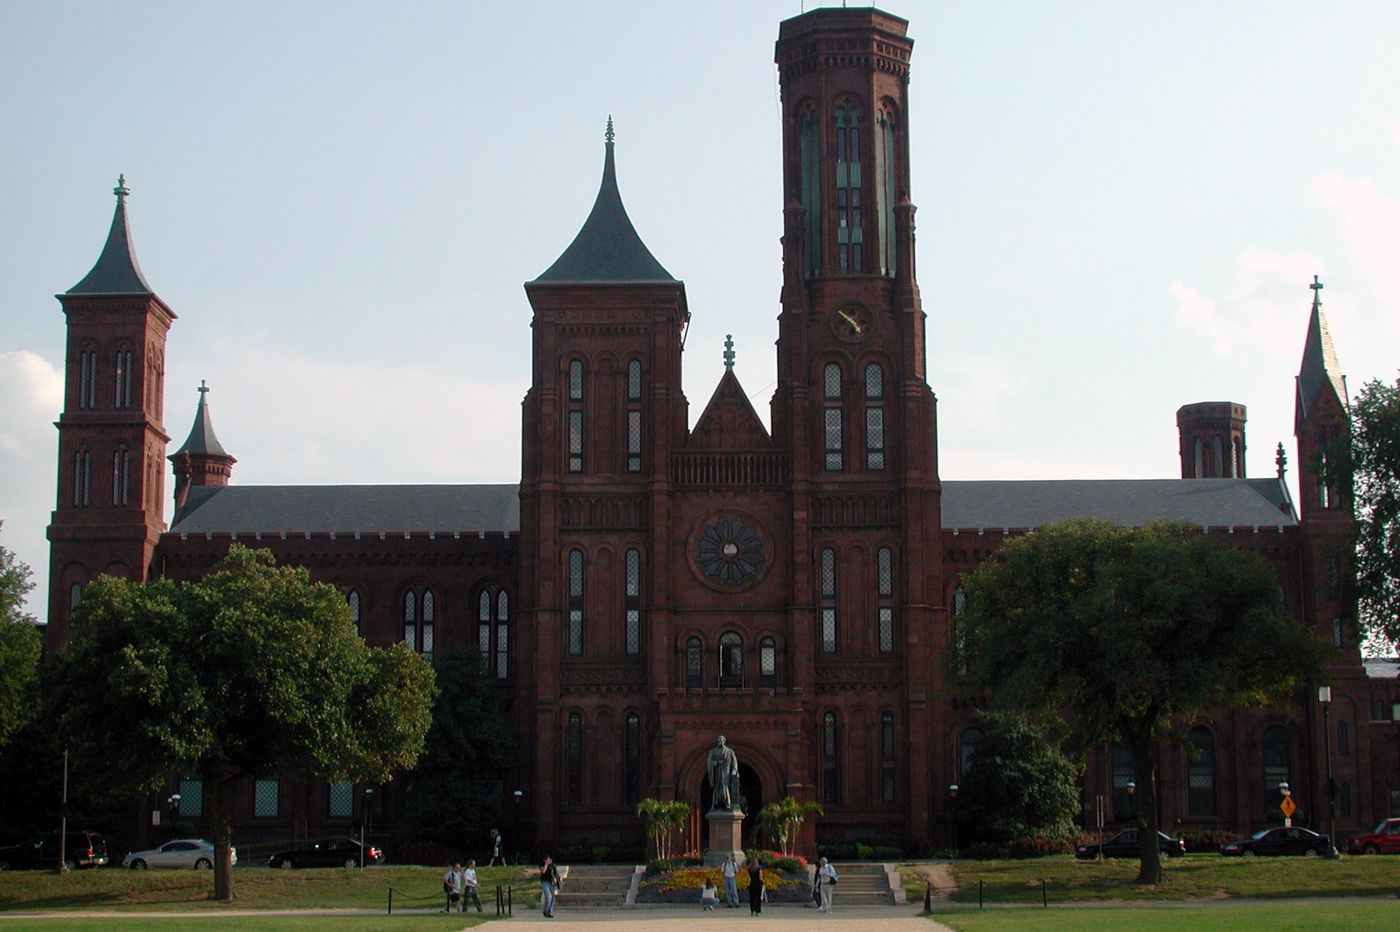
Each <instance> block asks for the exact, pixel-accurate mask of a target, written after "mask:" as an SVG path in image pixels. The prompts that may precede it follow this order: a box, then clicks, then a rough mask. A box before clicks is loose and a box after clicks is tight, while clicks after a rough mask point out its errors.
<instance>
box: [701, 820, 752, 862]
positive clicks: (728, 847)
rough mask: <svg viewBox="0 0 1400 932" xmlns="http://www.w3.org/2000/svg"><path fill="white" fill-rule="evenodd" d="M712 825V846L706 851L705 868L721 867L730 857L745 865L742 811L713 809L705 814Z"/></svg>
mask: <svg viewBox="0 0 1400 932" xmlns="http://www.w3.org/2000/svg"><path fill="white" fill-rule="evenodd" d="M705 819H706V820H707V821H708V822H709V823H710V844H709V847H708V848H707V849H706V850H705V866H706V867H719V866H720V865H721V864H723V863H724V859H725V858H727V857H729V855H731V854H732V855H734V859H735V861H737V862H738V863H739V866H740V867H742V866H743V865H744V813H743V812H742V811H741V810H738V809H735V810H732V811H731V810H729V809H711V810H710V811H709V812H707V813H705Z"/></svg>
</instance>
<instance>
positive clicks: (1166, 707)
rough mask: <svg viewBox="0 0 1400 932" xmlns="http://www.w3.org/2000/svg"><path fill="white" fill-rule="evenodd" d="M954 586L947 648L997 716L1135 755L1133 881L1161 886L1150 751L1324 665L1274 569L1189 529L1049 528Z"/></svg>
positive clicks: (1277, 694)
mask: <svg viewBox="0 0 1400 932" xmlns="http://www.w3.org/2000/svg"><path fill="white" fill-rule="evenodd" d="M963 586H964V590H965V593H966V596H967V602H966V608H965V610H964V612H963V613H962V614H960V615H959V616H958V619H957V624H958V625H959V626H960V627H959V632H958V637H957V638H955V642H959V641H960V642H961V643H962V645H963V649H964V650H965V651H966V657H965V658H963V659H962V661H961V662H962V663H965V664H966V666H967V670H968V676H969V683H970V685H973V686H974V687H975V688H977V689H980V690H984V691H985V692H986V693H987V694H988V695H989V697H990V700H991V703H992V707H993V708H994V709H998V708H1005V709H1017V710H1020V711H1023V712H1028V713H1033V714H1038V715H1040V716H1044V717H1047V718H1050V717H1054V716H1057V715H1060V714H1061V713H1064V716H1065V717H1064V723H1063V728H1064V729H1065V732H1066V735H1067V736H1068V737H1071V738H1074V739H1077V741H1078V742H1080V743H1082V744H1083V745H1099V744H1108V743H1111V742H1122V743H1123V744H1124V745H1125V746H1127V747H1128V748H1129V750H1130V751H1131V752H1132V757H1133V769H1134V774H1135V780H1136V783H1137V786H1138V798H1139V803H1140V804H1139V805H1138V807H1137V823H1138V828H1139V836H1140V838H1141V839H1142V849H1141V857H1142V862H1141V867H1140V869H1139V872H1138V882H1139V883H1148V884H1155V883H1157V882H1159V881H1160V880H1161V876H1162V867H1161V858H1160V853H1159V851H1158V848H1157V844H1156V834H1157V830H1158V825H1157V799H1158V792H1159V788H1158V787H1157V785H1156V774H1157V773H1158V768H1157V766H1156V763H1157V761H1156V754H1157V748H1158V746H1159V743H1160V742H1162V741H1163V740H1164V739H1169V738H1171V737H1172V736H1173V735H1174V734H1175V732H1176V731H1177V730H1178V729H1179V727H1180V725H1181V724H1182V723H1183V722H1186V721H1189V720H1190V719H1192V718H1194V717H1196V716H1199V715H1202V714H1205V713H1207V712H1208V711H1210V710H1211V709H1214V708H1218V707H1221V706H1238V705H1247V704H1265V703H1270V702H1279V701H1283V700H1286V699H1287V697H1288V696H1289V695H1290V693H1291V691H1292V689H1293V688H1294V687H1295V686H1296V685H1298V684H1299V683H1305V682H1310V681H1313V680H1315V678H1316V677H1317V675H1318V671H1319V670H1320V667H1321V656H1322V654H1321V647H1320V644H1319V642H1318V640H1317V639H1316V638H1315V637H1314V636H1313V635H1312V634H1311V633H1309V632H1307V631H1305V630H1304V629H1303V627H1302V626H1301V625H1300V624H1299V622H1298V620H1297V619H1296V618H1292V617H1290V616H1288V615H1287V614H1285V613H1284V611H1283V606H1282V600H1281V599H1280V597H1279V587H1278V579H1277V578H1276V576H1275V575H1274V573H1273V572H1272V571H1271V570H1270V568H1269V567H1268V566H1267V565H1266V564H1265V563H1264V562H1263V561H1262V560H1261V559H1260V558H1259V557H1257V556H1255V555H1254V554H1251V553H1249V552H1247V551H1244V550H1241V549H1239V548H1236V547H1231V546H1228V545H1225V544H1222V543H1220V542H1218V541H1215V540H1213V539H1212V538H1211V537H1210V536H1209V535H1207V534H1203V533H1202V532H1201V529H1200V528H1199V527H1193V526H1188V525H1175V524H1165V523H1164V524H1155V525H1152V526H1149V527H1144V528H1124V527H1118V526H1116V525H1110V524H1105V523H1103V522H1100V521H1093V520H1088V519H1082V520H1075V521H1068V522H1064V523H1060V524H1050V525H1046V526H1045V527H1043V528H1041V529H1040V530H1038V531H1036V532H1035V533H1034V534H1030V535H1027V536H1025V537H1020V538H1016V539H1013V540H1011V541H1009V542H1008V543H1007V544H1006V545H1005V546H1004V547H1003V548H1002V549H1001V550H1000V551H999V552H998V554H997V555H996V557H995V558H993V559H991V560H989V561H987V562H986V563H984V564H982V565H981V566H980V567H978V569H977V570H976V571H975V572H974V573H972V574H971V575H970V576H968V577H966V579H965V581H964V583H963Z"/></svg>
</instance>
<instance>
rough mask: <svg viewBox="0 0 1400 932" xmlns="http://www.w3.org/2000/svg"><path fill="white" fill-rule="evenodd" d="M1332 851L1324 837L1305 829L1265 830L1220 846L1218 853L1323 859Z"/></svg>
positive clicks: (1329, 843)
mask: <svg viewBox="0 0 1400 932" xmlns="http://www.w3.org/2000/svg"><path fill="white" fill-rule="evenodd" d="M1331 850H1332V844H1331V842H1329V841H1328V840H1327V836H1326V835H1319V834H1318V833H1317V832H1314V831H1312V830H1311V829H1306V828H1265V829H1260V830H1259V831H1257V832H1255V833H1254V834H1253V835H1251V836H1249V837H1248V838H1240V839H1237V840H1235V841H1231V842H1227V843H1225V844H1223V845H1221V846H1220V853H1221V854H1223V855H1226V856H1227V857H1228V856H1230V855H1239V856H1242V857H1246V858H1252V857H1254V856H1255V855H1256V854H1257V855H1260V856H1261V857H1264V856H1269V855H1279V854H1301V855H1303V856H1304V857H1309V858H1315V857H1325V856H1326V855H1328V854H1329V853H1330V852H1331Z"/></svg>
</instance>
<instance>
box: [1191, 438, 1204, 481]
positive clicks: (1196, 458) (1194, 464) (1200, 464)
mask: <svg viewBox="0 0 1400 932" xmlns="http://www.w3.org/2000/svg"><path fill="white" fill-rule="evenodd" d="M1191 468H1192V470H1193V471H1192V473H1191V478H1192V479H1204V478H1205V477H1206V473H1205V449H1204V448H1203V447H1202V446H1201V438H1200V437H1197V438H1196V440H1195V442H1194V443H1192V444H1191Z"/></svg>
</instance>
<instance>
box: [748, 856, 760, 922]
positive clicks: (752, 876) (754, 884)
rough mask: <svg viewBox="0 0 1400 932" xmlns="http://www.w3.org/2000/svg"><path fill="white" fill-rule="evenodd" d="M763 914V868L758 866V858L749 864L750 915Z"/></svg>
mask: <svg viewBox="0 0 1400 932" xmlns="http://www.w3.org/2000/svg"><path fill="white" fill-rule="evenodd" d="M762 912H763V868H762V867H759V866H758V858H754V859H753V860H752V861H750V862H749V915H750V916H757V915H759V914H760V913H762Z"/></svg>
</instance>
